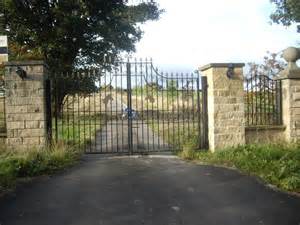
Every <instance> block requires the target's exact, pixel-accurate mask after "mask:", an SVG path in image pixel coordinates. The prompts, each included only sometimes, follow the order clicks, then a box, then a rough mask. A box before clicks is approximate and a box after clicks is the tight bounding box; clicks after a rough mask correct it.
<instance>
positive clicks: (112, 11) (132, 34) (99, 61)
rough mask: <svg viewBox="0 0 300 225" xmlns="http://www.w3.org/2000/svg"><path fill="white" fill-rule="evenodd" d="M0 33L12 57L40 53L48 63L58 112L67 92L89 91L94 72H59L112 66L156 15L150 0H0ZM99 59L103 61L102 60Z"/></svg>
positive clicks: (159, 12) (31, 57)
mask: <svg viewBox="0 0 300 225" xmlns="http://www.w3.org/2000/svg"><path fill="white" fill-rule="evenodd" d="M0 8H1V10H2V12H3V13H0V34H5V35H8V37H9V43H10V49H9V50H10V51H11V52H10V57H11V59H18V60H24V59H43V60H45V62H46V63H47V64H48V66H50V71H51V73H50V74H51V75H53V74H54V72H57V71H58V75H59V76H57V77H56V79H55V81H53V84H54V92H55V93H56V102H57V112H58V113H60V112H61V108H62V104H63V99H64V97H65V96H66V95H68V94H74V93H76V94H77V93H78V94H89V93H91V92H93V91H94V90H95V88H96V87H95V77H94V76H91V75H90V76H84V77H83V78H79V77H76V76H61V72H62V71H63V72H68V73H70V72H71V71H73V70H74V68H83V67H87V66H88V65H93V66H99V65H101V66H103V65H104V64H105V65H104V66H105V68H107V67H108V68H109V67H111V64H112V62H107V60H105V59H107V58H111V59H114V58H116V57H117V56H118V55H119V54H120V53H121V52H124V51H125V52H132V51H134V50H135V44H136V43H137V42H138V41H139V40H140V39H141V38H142V34H143V31H142V29H141V24H142V23H144V22H146V21H149V20H157V19H159V16H160V14H161V13H162V10H160V9H159V6H158V4H157V3H156V2H155V1H145V2H141V1H138V2H137V4H134V5H131V4H129V3H128V1H126V0H116V1H106V0H98V1H95V0H87V1H78V0H64V1H58V0H31V1H27V0H26V1H17V0H2V1H1V5H0ZM104 61H106V62H105V63H104Z"/></svg>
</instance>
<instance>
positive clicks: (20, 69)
mask: <svg viewBox="0 0 300 225" xmlns="http://www.w3.org/2000/svg"><path fill="white" fill-rule="evenodd" d="M16 73H17V74H18V76H19V77H20V78H21V79H22V80H24V79H25V78H26V77H27V73H26V71H25V70H23V69H22V68H21V67H19V66H18V67H17V70H16Z"/></svg>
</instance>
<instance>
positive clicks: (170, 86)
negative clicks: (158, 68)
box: [167, 80, 177, 99]
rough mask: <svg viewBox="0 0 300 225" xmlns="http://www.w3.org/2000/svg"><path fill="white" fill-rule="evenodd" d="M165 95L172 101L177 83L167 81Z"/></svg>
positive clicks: (175, 93)
mask: <svg viewBox="0 0 300 225" xmlns="http://www.w3.org/2000/svg"><path fill="white" fill-rule="evenodd" d="M167 93H168V96H169V97H170V98H171V99H173V98H175V97H176V95H177V82H176V81H175V80H169V81H168V82H167Z"/></svg>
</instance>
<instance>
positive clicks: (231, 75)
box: [226, 63, 234, 79]
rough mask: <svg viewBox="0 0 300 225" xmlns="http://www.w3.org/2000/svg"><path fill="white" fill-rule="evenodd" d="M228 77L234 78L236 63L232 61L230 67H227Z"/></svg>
mask: <svg viewBox="0 0 300 225" xmlns="http://www.w3.org/2000/svg"><path fill="white" fill-rule="evenodd" d="M226 75H227V77H228V78H229V79H232V78H233V76H234V65H233V64H232V63H230V64H229V65H228V69H227V73H226Z"/></svg>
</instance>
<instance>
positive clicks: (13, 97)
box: [5, 61, 47, 148]
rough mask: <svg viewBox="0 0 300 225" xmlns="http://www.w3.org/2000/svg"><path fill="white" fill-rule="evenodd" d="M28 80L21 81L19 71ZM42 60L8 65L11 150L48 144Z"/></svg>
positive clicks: (8, 133)
mask: <svg viewBox="0 0 300 225" xmlns="http://www.w3.org/2000/svg"><path fill="white" fill-rule="evenodd" d="M18 68H22V69H23V70H24V71H26V73H27V77H26V78H24V79H21V77H20V76H19V75H18V74H17V72H16V71H17V69H18ZM46 73H47V69H46V66H45V65H44V63H43V62H41V61H28V62H9V63H7V64H6V71H5V85H6V90H7V91H6V99H5V106H6V107H5V108H6V128H7V140H6V143H7V145H8V146H9V147H13V148H30V147H37V148H39V147H44V146H45V144H46V141H47V131H46V119H45V118H46V106H45V88H44V86H45V85H44V82H45V78H46V76H45V74H46Z"/></svg>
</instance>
